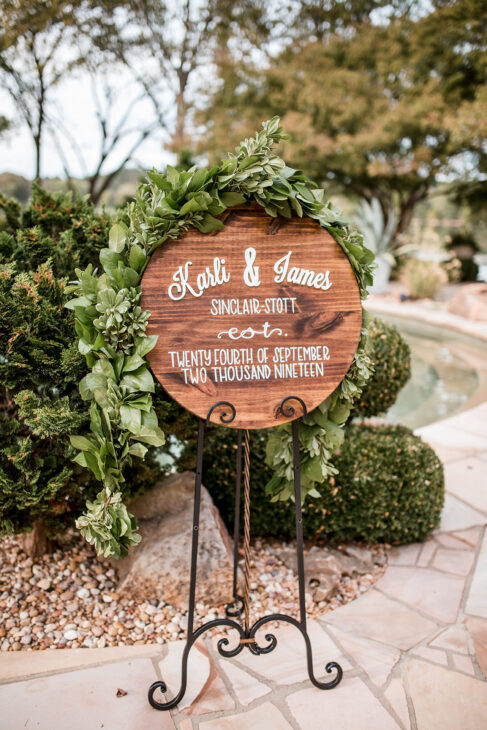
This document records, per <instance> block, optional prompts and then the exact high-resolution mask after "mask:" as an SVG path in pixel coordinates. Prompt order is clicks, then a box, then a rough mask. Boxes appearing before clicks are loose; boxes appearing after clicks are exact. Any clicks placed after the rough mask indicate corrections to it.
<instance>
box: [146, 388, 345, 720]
mask: <svg viewBox="0 0 487 730" xmlns="http://www.w3.org/2000/svg"><path fill="white" fill-rule="evenodd" d="M289 401H297V402H298V403H299V404H300V405H301V408H302V416H306V406H305V404H304V402H303V401H302V399H301V398H299V397H298V396H295V395H290V396H287V397H286V398H284V399H283V400H282V401H281V403H280V405H279V408H278V409H277V410H278V415H281V416H283V417H284V418H292V416H294V415H295V413H296V411H295V408H294V406H292V405H290V403H289ZM217 408H229V409H230V411H231V412H230V413H227V411H226V410H222V412H221V414H220V421H221V422H222V423H224V424H229V423H231V422H232V421H233V420H234V418H235V415H236V410H235V407H234V406H233V405H232V404H231V403H228V402H227V401H219V402H218V403H215V404H214V405H213V406H212V407H211V408H210V410H209V411H208V415H207V417H206V421H205V420H203V419H199V421H198V450H197V458H196V478H195V488H194V511H193V538H192V546H191V575H190V585H189V611H188V629H187V638H186V646H185V648H184V652H183V656H182V670H181V687H180V689H179V692H178V693H177V695H176V696H175V697H174V698H173V699H172V700H169V701H167V702H159V701H157V700H155V699H154V694H155V692H156V690H160V691H161V692H162V693H163V694H165V693H166V692H167V687H166V684H165V682H161V681H158V682H154V683H153V684H152V685H151V686H150V688H149V703H150V704H151V705H152V707H154V708H155V709H156V710H170V709H171V708H172V707H175V706H176V705H177V704H178V703H179V702H180V701H181V699H182V698H183V697H184V693H185V692H186V684H187V666H188V655H189V652H190V649H191V647H192V646H193V644H194V643H195V641H196V640H197V639H198V638H199V637H200V636H201V635H202V634H204V632H205V631H208V630H209V629H214V628H216V627H217V626H227V627H228V628H230V629H235V630H236V631H237V632H238V634H239V641H238V644H237V645H236V646H235V647H234V648H233V649H226V648H225V647H227V646H228V644H229V640H228V638H226V637H224V638H222V639H220V640H219V641H218V652H219V653H220V654H221V656H224V657H234V656H237V654H240V652H241V651H242V649H243V648H244V647H245V646H246V647H247V648H248V649H249V651H251V652H252V654H268V653H269V652H271V651H272V650H273V649H274V648H275V647H276V645H277V639H276V637H275V636H274V635H273V634H266V635H265V640H266V641H267V645H265V646H259V645H258V643H257V641H256V639H255V634H256V632H257V631H258V630H259V629H260V628H261V627H262V626H264V625H265V624H267V623H269V622H271V621H286V622H287V623H289V624H292V625H293V626H295V627H296V628H297V629H299V631H301V634H302V635H303V639H304V642H305V646H306V658H307V665H308V675H309V678H310V680H311V682H312V683H313V684H314V685H315V687H318V689H333V688H334V687H336V686H337V685H338V684H339V683H340V682H341V679H342V676H343V670H342V668H341V666H340V665H339V664H338V663H337V662H328V664H327V665H326V667H325V669H326V672H327V673H328V674H331V673H332V672H333V671H336V676H335V677H334V678H333V679H332V680H330V681H329V682H320V681H319V680H317V679H316V677H315V675H314V671H313V655H312V649H311V641H310V638H309V636H308V631H307V628H306V603H305V581H304V557H303V521H302V514H301V474H300V467H299V434H298V419H296V420H294V421H293V422H292V439H293V472H294V496H295V510H296V549H297V562H298V584H299V621H298V620H297V619H296V618H293V617H292V616H287V615H285V614H281V613H273V614H270V615H269V616H263V617H262V618H260V619H259V620H258V621H256V622H255V623H254V624H253V625H252V626H250V621H249V614H250V611H249V608H250V607H249V596H250V582H249V581H250V558H249V549H250V450H249V432H248V431H247V430H245V431H243V432H242V430H239V431H238V441H237V478H236V493H235V527H234V565H233V595H234V602H233V603H232V604H230V605H229V606H227V609H226V614H227V618H221V619H215V620H214V621H208V622H207V623H205V624H202V625H201V626H200V627H199V628H197V629H196V631H194V630H193V621H194V604H195V592H196V568H197V560H198V533H199V520H200V497H201V479H202V468H203V442H204V433H205V427H206V426H207V425H208V424H209V422H210V417H211V415H212V413H213V411H215V410H216V409H217ZM242 433H243V435H244V439H243V440H244V448H243V451H244V571H243V573H244V591H243V592H244V595H243V596H240V595H238V586H237V570H238V541H239V532H240V492H241V483H242ZM242 611H243V612H244V625H243V626H241V624H239V623H238V622H237V621H236V620H234V618H231V617H239V616H240V615H241V613H242Z"/></svg>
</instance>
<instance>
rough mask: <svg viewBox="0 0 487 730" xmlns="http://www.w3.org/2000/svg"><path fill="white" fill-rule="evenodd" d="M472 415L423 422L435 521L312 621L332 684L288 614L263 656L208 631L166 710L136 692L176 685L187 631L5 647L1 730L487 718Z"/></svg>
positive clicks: (245, 729) (482, 503)
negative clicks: (442, 480) (161, 640)
mask: <svg viewBox="0 0 487 730" xmlns="http://www.w3.org/2000/svg"><path fill="white" fill-rule="evenodd" d="M470 415H471V418H469V417H468V414H465V413H464V414H461V415H460V416H455V417H452V418H449V419H447V420H446V421H443V422H441V423H438V424H433V425H431V426H427V427H425V428H423V429H420V431H419V433H420V435H421V436H422V438H423V439H424V440H425V441H427V442H429V443H431V445H432V446H433V447H434V448H435V449H437V450H438V451H439V453H440V454H441V458H442V459H443V462H444V465H445V477H446V489H447V499H446V503H445V509H444V512H443V515H442V520H441V524H440V527H439V529H438V530H436V531H435V532H434V534H433V535H432V536H431V537H430V538H429V539H428V540H426V541H425V542H424V543H422V544H414V545H406V546H404V547H399V548H393V549H391V550H390V552H389V566H388V568H387V570H386V572H385V574H384V575H383V577H382V578H381V579H380V580H379V581H378V582H377V583H376V584H375V586H374V588H372V589H371V590H369V591H368V592H367V593H366V594H364V595H363V596H362V597H360V598H359V599H357V600H356V601H353V602H352V603H349V604H347V605H345V606H342V607H341V608H339V609H337V610H336V611H333V612H331V613H329V614H326V615H325V616H323V617H322V618H321V619H320V620H316V621H310V622H309V633H310V637H311V640H312V645H313V651H314V667H315V673H316V675H317V677H318V678H321V679H324V678H329V677H328V676H327V675H326V674H324V665H325V664H326V663H327V662H328V661H338V662H340V663H341V665H342V667H343V669H344V676H343V680H342V682H341V684H340V685H339V686H338V687H337V688H336V689H334V690H331V691H322V690H319V689H316V688H315V687H313V685H311V683H310V682H309V680H308V678H307V673H306V656H305V647H304V642H303V638H302V636H301V634H300V633H299V631H297V630H296V629H295V628H294V627H292V626H289V625H281V626H279V627H278V628H275V627H273V626H267V627H266V630H267V631H272V633H275V635H276V637H277V640H278V644H277V647H276V649H275V650H274V651H273V652H272V653H270V654H267V655H263V656H260V657H258V656H257V657H256V656H254V655H252V654H250V652H247V651H245V653H242V654H240V655H239V656H238V657H236V658H235V659H223V658H222V657H221V656H220V655H219V654H218V651H217V648H216V639H215V638H211V637H207V638H205V639H202V640H200V641H199V642H197V644H196V645H195V646H194V647H193V648H192V650H191V653H190V662H189V675H188V688H187V692H186V695H185V697H184V699H183V700H182V702H181V703H180V705H179V707H178V709H177V710H175V711H172V712H171V713H164V712H157V711H156V710H153V709H151V708H150V707H149V705H148V703H147V699H146V693H147V688H148V687H149V685H150V684H151V683H152V682H153V681H155V680H156V679H161V678H163V679H164V681H166V682H167V685H168V688H169V694H168V697H169V696H172V694H171V693H174V692H176V691H177V690H178V688H179V683H180V674H181V666H180V662H181V653H182V650H183V648H184V643H183V642H180V641H178V642H172V643H168V644H166V645H165V646H164V647H163V648H162V650H161V647H160V646H159V645H154V646H133V647H120V648H116V649H115V648H112V649H102V650H92V649H86V650H85V649H75V650H65V651H61V650H56V651H51V650H46V651H42V652H41V651H37V652H18V653H17V654H12V653H10V652H9V653H6V654H3V655H1V656H0V708H1V712H0V730H21V729H22V728H29V727H32V728H39V729H40V730H66V729H67V728H69V730H78V728H80V730H81V728H83V730H92V728H93V729H94V728H104V729H105V730H111V729H112V728H113V730H115V728H116V729H117V730H152V729H153V728H154V729H155V728H158V730H171V729H172V730H175V729H176V728H177V729H178V730H290V729H292V730H315V729H316V730H322V729H323V728H324V727H328V726H329V727H333V729H334V730H371V729H372V728H373V729H374V730H389V729H391V730H410V729H411V730H459V729H461V730H484V728H486V727H487V532H486V530H485V527H486V523H487V404H483V405H482V406H478V407H477V408H475V409H472V411H471V412H470ZM229 639H230V642H232V641H233V640H235V637H232V636H229ZM261 642H265V639H263V638H262V639H261ZM231 645H232V644H231V643H230V646H231ZM120 690H121V691H120ZM117 695H118V696H117Z"/></svg>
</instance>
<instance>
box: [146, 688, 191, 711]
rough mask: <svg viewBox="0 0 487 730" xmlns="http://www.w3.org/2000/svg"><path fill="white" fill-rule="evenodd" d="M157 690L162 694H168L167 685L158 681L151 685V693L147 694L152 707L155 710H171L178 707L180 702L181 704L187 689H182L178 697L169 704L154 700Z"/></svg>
mask: <svg viewBox="0 0 487 730" xmlns="http://www.w3.org/2000/svg"><path fill="white" fill-rule="evenodd" d="M157 690H160V691H161V693H162V694H166V692H167V686H166V683H165V682H160V681H158V682H154V683H153V684H151V686H150V687H149V692H148V693H147V696H148V698H149V704H150V706H151V707H153V708H154V709H155V710H170V709H171V708H172V707H176V705H177V704H178V702H180V700H181V698H182V696H183V695H184V692H185V691H186V687H184V688H181V690H180V691H179V693H178V694H177V695H176V697H174V699H172V700H169V701H168V702H158V701H157V700H155V699H154V693H155V692H156V691H157Z"/></svg>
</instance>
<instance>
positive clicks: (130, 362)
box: [122, 354, 146, 373]
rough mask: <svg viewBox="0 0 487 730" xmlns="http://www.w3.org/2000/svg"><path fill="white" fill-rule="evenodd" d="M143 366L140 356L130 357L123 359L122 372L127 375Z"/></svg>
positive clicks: (143, 362) (143, 361)
mask: <svg viewBox="0 0 487 730" xmlns="http://www.w3.org/2000/svg"><path fill="white" fill-rule="evenodd" d="M145 364H146V363H145V360H144V359H143V358H142V357H141V356H140V355H137V354H135V355H130V356H129V357H126V358H125V362H124V364H123V368H122V371H123V372H124V373H129V372H131V371H132V370H137V368H140V367H141V365H145Z"/></svg>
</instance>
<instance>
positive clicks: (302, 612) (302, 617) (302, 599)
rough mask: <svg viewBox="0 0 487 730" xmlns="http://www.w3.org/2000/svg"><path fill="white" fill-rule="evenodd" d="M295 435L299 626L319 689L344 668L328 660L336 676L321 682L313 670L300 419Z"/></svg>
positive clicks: (335, 681)
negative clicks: (308, 626)
mask: <svg viewBox="0 0 487 730" xmlns="http://www.w3.org/2000/svg"><path fill="white" fill-rule="evenodd" d="M292 435H293V476H294V502H295V510H296V553H297V554H296V557H297V563H298V583H299V628H300V629H301V633H302V634H303V638H304V641H305V644H306V659H307V664H308V675H309V678H310V680H311V681H312V683H313V684H314V685H315V687H318V688H319V689H333V687H336V686H337V684H339V683H340V682H341V679H342V676H343V670H342V668H341V666H340V665H339V664H337V662H328V664H327V665H326V667H325V669H326V671H327V672H328V674H331V672H333V671H336V677H335V678H334V679H333V680H332V681H331V682H319V681H318V680H317V679H316V677H315V675H314V670H313V653H312V649H311V642H310V639H309V636H308V631H307V628H306V596H305V574H304V555H303V553H304V544H303V513H302V509H301V468H300V463H299V421H293V423H292Z"/></svg>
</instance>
